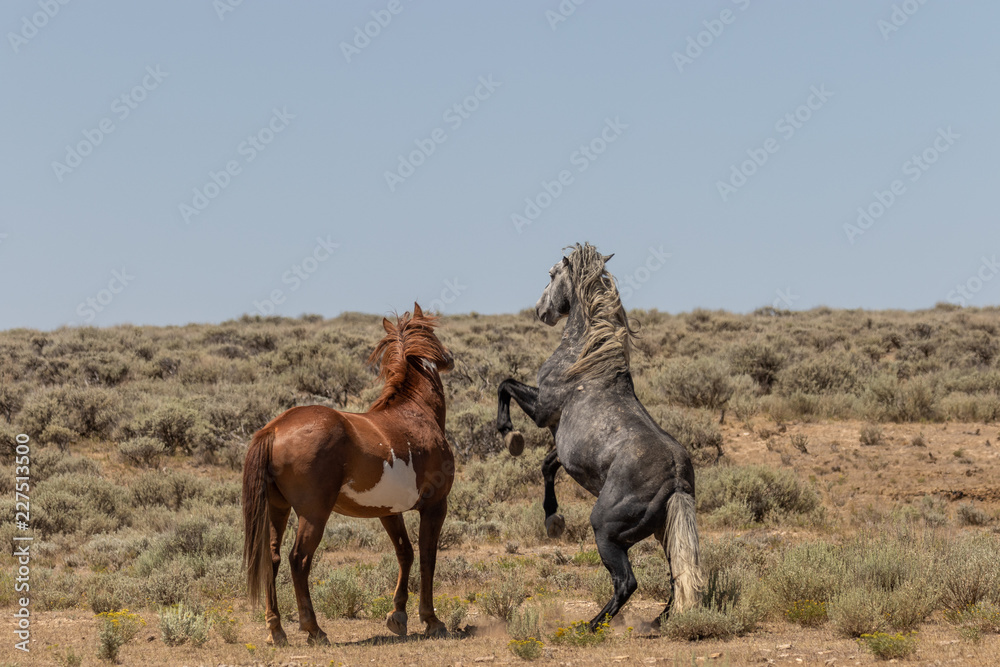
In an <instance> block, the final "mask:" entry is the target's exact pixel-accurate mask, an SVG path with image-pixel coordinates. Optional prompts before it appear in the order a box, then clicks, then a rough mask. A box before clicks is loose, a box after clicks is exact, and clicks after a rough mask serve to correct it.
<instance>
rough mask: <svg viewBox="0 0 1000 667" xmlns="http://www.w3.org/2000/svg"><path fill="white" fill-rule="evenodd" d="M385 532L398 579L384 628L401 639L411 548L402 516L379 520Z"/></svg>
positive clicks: (411, 562) (385, 517)
mask: <svg viewBox="0 0 1000 667" xmlns="http://www.w3.org/2000/svg"><path fill="white" fill-rule="evenodd" d="M381 521H382V526H383V527H384V528H385V532H387V533H389V539H390V540H392V546H393V548H395V549H396V560H397V561H399V578H398V579H397V580H396V592H395V593H394V594H393V596H392V606H393V611H391V612H389V615H388V616H386V618H385V624H386V626H387V627H388V628H389V629H390V630H392V631H393V632H395V633H396V634H397V635H400V636H401V637H405V636H406V600H407V598H408V597H409V593H408V591H407V588H406V586H407V583H408V582H409V579H410V567H411V566H412V565H413V546H412V545H411V544H410V537H409V536H408V535H407V534H406V523H405V522H404V521H403V515H402V514H392V515H390V516H384V517H382V518H381Z"/></svg>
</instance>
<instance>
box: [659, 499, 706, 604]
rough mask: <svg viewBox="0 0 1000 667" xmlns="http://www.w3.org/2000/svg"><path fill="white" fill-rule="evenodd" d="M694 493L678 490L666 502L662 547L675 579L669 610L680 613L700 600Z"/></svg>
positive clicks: (699, 566)
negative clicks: (665, 525)
mask: <svg viewBox="0 0 1000 667" xmlns="http://www.w3.org/2000/svg"><path fill="white" fill-rule="evenodd" d="M694 519H695V506H694V496H692V495H691V494H690V493H684V492H683V491H677V492H675V493H674V494H673V495H671V496H670V500H669V501H668V502H667V530H666V531H665V535H664V545H663V548H664V549H665V550H666V552H667V555H668V556H669V558H670V574H671V576H672V577H673V580H674V601H673V603H672V604H671V611H672V612H675V613H678V614H679V613H681V612H684V611H686V610H688V609H691V608H693V607H696V606H697V605H698V603H699V602H700V601H701V589H702V577H701V558H700V556H699V552H698V526H697V525H696V524H695V520H694Z"/></svg>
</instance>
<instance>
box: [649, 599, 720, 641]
mask: <svg viewBox="0 0 1000 667" xmlns="http://www.w3.org/2000/svg"><path fill="white" fill-rule="evenodd" d="M660 633H661V634H662V635H663V636H664V637H667V638H669V639H676V640H679V641H689V642H691V641H697V640H700V639H728V638H730V637H732V636H733V635H735V634H737V625H736V622H735V621H734V619H733V617H732V616H730V615H729V614H727V613H726V612H725V611H720V610H718V609H708V608H706V607H694V608H692V609H688V610H687V611H685V612H683V613H681V614H670V616H669V617H668V618H667V619H666V620H663V619H661V620H660Z"/></svg>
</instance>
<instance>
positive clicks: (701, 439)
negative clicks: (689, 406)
mask: <svg viewBox="0 0 1000 667" xmlns="http://www.w3.org/2000/svg"><path fill="white" fill-rule="evenodd" d="M657 413H658V414H657V415H656V416H657V421H658V422H659V423H660V426H661V427H663V430H664V431H666V432H667V433H669V434H670V435H671V436H673V438H674V439H676V440H677V442H679V443H680V444H682V445H684V447H685V448H686V449H687V450H688V453H689V454H691V460H692V461H694V463H695V464H696V465H708V464H710V463H715V462H716V461H718V460H719V459H720V458H722V433H721V432H720V431H719V426H718V424H717V423H716V422H717V420H716V419H714V418H713V417H712V416H711V415H710V414H709V413H706V412H701V411H691V410H682V409H679V408H666V409H663V410H658V411H657Z"/></svg>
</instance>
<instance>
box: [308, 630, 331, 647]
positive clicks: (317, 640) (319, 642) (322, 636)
mask: <svg viewBox="0 0 1000 667" xmlns="http://www.w3.org/2000/svg"><path fill="white" fill-rule="evenodd" d="M306 644H308V645H309V646H329V645H330V639H329V638H328V637H327V636H326V633H325V632H323V631H322V630H319V631H318V632H316V635H315V636H313V637H309V638H308V639H306Z"/></svg>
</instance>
